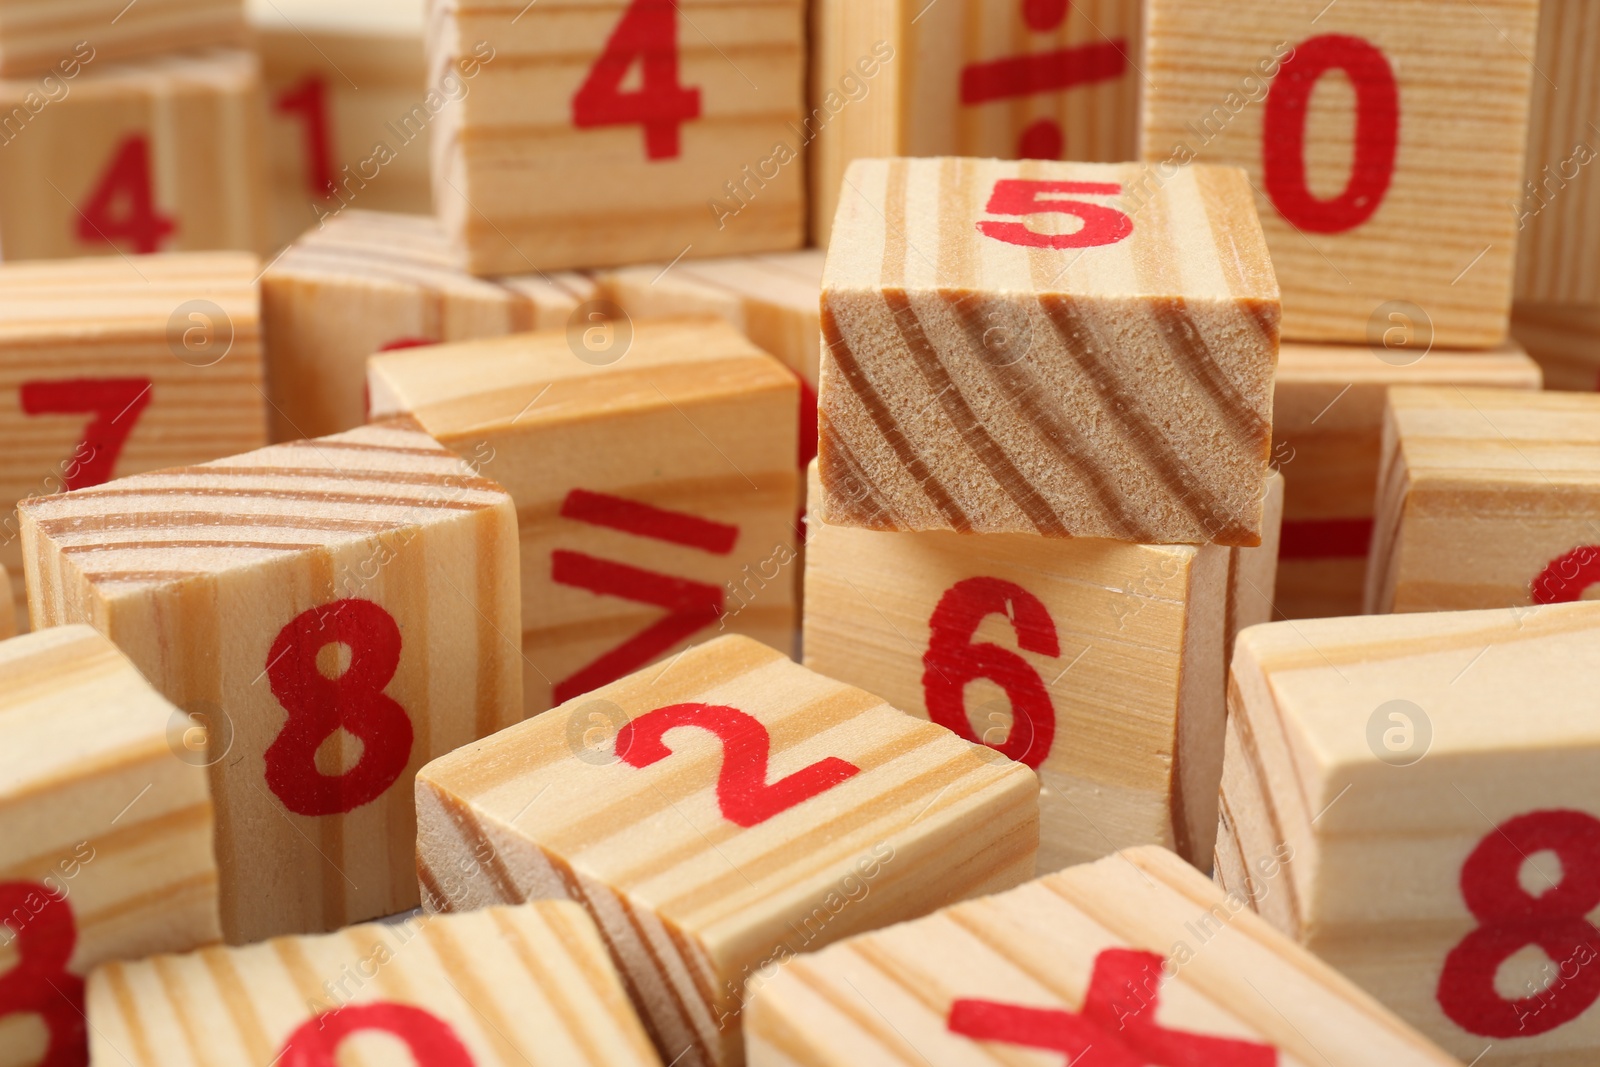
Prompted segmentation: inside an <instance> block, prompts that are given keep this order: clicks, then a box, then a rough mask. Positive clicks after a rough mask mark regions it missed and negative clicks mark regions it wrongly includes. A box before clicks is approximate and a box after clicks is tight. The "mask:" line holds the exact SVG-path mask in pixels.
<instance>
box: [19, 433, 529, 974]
mask: <svg viewBox="0 0 1600 1067" xmlns="http://www.w3.org/2000/svg"><path fill="white" fill-rule="evenodd" d="M21 513H22V541H23V548H24V554H25V556H26V557H27V573H28V589H29V595H30V600H31V603H32V607H33V621H34V623H35V625H36V626H40V627H44V626H55V625H59V624H61V623H68V622H88V623H90V624H92V625H93V626H95V627H96V628H97V629H99V630H101V631H102V632H103V633H105V634H106V635H107V636H108V637H110V638H111V640H112V641H114V642H115V643H116V644H117V646H118V647H120V648H121V649H122V650H123V651H124V652H125V653H126V654H127V655H128V657H129V658H130V659H132V660H133V662H134V664H135V665H137V666H138V668H139V669H140V670H141V671H142V672H143V673H144V675H145V676H146V677H147V678H149V679H150V681H151V682H152V683H153V684H154V685H155V686H156V688H157V689H159V690H160V691H161V692H162V693H163V694H164V695H165V696H166V697H167V699H169V700H171V701H172V702H173V703H174V704H176V705H177V706H178V707H180V708H182V709H184V710H185V711H189V712H192V713H194V714H197V715H200V716H202V717H203V718H204V720H205V722H206V723H207V724H208V734H209V736H208V741H209V755H208V762H209V763H210V764H211V781H212V789H213V792H214V794H215V796H216V797H217V807H218V813H219V814H218V825H217V839H216V844H217V857H218V866H219V868H220V869H221V876H222V893H223V896H222V920H223V929H224V931H225V933H226V935H227V937H228V940H229V941H231V942H235V943H238V942H244V941H252V940H257V939H259V938H261V937H265V936H270V935H274V934H280V933H284V932H288V931H293V932H306V931H312V930H324V929H331V928H334V927H338V926H342V925H344V924H345V923H348V922H353V921H359V920H362V919H369V918H374V917H376V916H380V915H388V914H392V913H393V912H396V911H400V910H404V909H406V908H409V907H413V906H415V904H416V902H417V897H416V879H415V876H414V873H413V868H412V850H413V838H414V836H415V826H416V822H415V816H416V813H415V809H414V807H413V803H412V794H411V781H412V776H413V775H414V774H415V772H416V770H417V768H419V767H421V766H422V765H423V764H424V763H426V762H428V760H430V759H432V758H433V757H434V756H436V755H438V754H439V753H441V752H448V751H450V750H451V749H453V748H457V747H459V746H461V745H464V744H467V743H468V742H470V741H472V740H474V739H476V738H479V737H483V736H485V735H487V734H490V733H493V732H494V731H495V730H498V729H500V728H501V727H503V726H506V725H508V724H509V723H513V722H516V721H517V720H518V719H520V718H521V717H522V670H521V663H520V657H519V656H518V649H517V645H516V641H515V634H516V629H517V623H518V618H519V611H518V607H519V604H518V600H517V528H516V512H515V510H514V509H513V507H512V504H511V499H510V497H508V496H507V495H506V493H505V491H504V490H502V489H501V488H500V487H499V486H497V485H495V484H494V483H493V482H491V481H489V480H488V479H486V478H482V477H480V476H479V475H478V474H477V473H476V472H475V471H473V469H472V468H471V467H469V466H467V465H466V464H465V463H463V462H462V461H461V460H460V459H458V458H457V457H456V456H455V455H454V454H452V453H450V452H448V451H446V450H445V449H444V448H443V447H442V446H441V445H439V444H438V443H437V442H435V441H433V440H431V439H430V438H429V437H428V436H427V435H425V434H422V433H418V432H416V431H414V430H408V429H402V428H395V427H377V426H373V427H367V428H364V429H360V430H353V431H351V432H350V433H346V434H340V435H337V436H334V437H323V438H318V439H316V440H312V441H300V442H295V443H294V444H286V445H278V446H275V447H272V448H267V449H263V450H261V451H257V452H250V453H246V454H244V455H241V456H233V457H231V458H228V459H223V460H217V461H214V462H211V463H205V464H200V465H196V466H189V467H178V468H174V469H171V470H167V471H157V472H154V473H150V474H142V475H137V476H135V477H131V478H122V479H119V480H117V481H114V482H110V483H107V484H106V485H103V486H98V487H95V488H90V489H79V490H76V491H75V492H71V493H66V494H63V495H60V496H53V497H41V498H36V499H33V500H29V501H25V502H24V503H23V504H22V507H21Z"/></svg>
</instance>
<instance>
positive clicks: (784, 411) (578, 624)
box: [371, 318, 799, 715]
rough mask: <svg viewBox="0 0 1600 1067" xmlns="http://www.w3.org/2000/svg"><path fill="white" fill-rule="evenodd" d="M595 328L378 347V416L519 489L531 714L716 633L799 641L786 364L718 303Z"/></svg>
mask: <svg viewBox="0 0 1600 1067" xmlns="http://www.w3.org/2000/svg"><path fill="white" fill-rule="evenodd" d="M595 329H596V330H597V331H599V333H597V336H596V337H595V338H593V342H594V343H593V344H592V345H590V344H586V343H585V340H584V339H583V338H581V337H579V336H577V335H575V334H572V333H568V332H546V333H534V334H520V335H516V336H512V337H505V338H499V339H495V340H486V341H472V342H467V343H464V344H457V345H440V346H438V347H435V348H417V349H409V350H406V351H398V352H390V353H387V354H385V355H382V356H379V357H377V358H375V359H374V360H372V364H371V386H372V403H373V410H374V412H375V413H378V414H390V413H393V414H402V413H403V414H405V415H406V416H408V417H410V418H412V419H414V420H416V422H417V424H419V425H420V426H421V427H422V428H423V429H425V430H426V431H427V432H428V433H430V434H432V435H433V436H434V437H435V438H437V439H438V440H440V441H442V442H443V443H444V444H445V445H447V446H449V447H450V448H453V449H455V450H456V451H457V452H458V453H460V454H461V455H462V456H463V457H467V458H468V459H470V460H471V461H472V462H473V463H474V464H475V465H477V466H478V467H479V468H480V469H481V470H482V471H483V472H484V474H485V475H488V476H490V477H493V478H494V479H495V480H496V481H498V482H499V483H500V484H501V485H503V486H505V488H506V491H507V492H509V493H510V494H511V498H512V500H514V501H515V502H516V506H517V515H518V518H519V520H520V532H521V546H522V628H521V631H520V632H521V642H522V653H523V660H524V664H525V667H526V670H525V671H524V687H525V688H524V692H525V695H526V699H527V711H528V713H529V714H530V715H531V714H535V713H537V712H541V711H544V710H545V709H547V708H550V707H553V706H554V705H556V704H562V703H565V702H567V701H569V700H571V699H572V698H574V697H576V696H579V695H581V694H583V693H586V692H588V691H589V690H591V689H596V688H598V687H600V686H602V685H605V684H607V683H608V682H614V681H616V680H617V679H618V678H621V677H623V676H624V675H627V674H630V673H632V672H633V671H635V670H638V669H639V668H640V667H643V666H645V665H646V664H649V663H653V662H655V661H657V660H660V659H663V658H666V657H670V656H673V655H676V654H677V653H678V652H680V651H682V650H683V649H684V648H685V647H687V646H688V645H690V644H692V643H694V642H698V641H703V640H705V639H706V638H707V637H711V636H714V635H716V634H719V633H724V632H733V633H740V634H745V635H748V636H751V637H754V638H756V639H758V640H760V641H763V642H765V643H767V644H770V645H773V646H774V647H777V648H790V647H792V645H793V642H794V630H795V621H796V620H795V609H794V598H795V588H796V583H795V581H794V580H793V574H792V571H791V570H790V568H792V567H793V566H794V565H795V554H796V544H795V542H796V535H795V502H796V500H797V498H798V493H799V489H798V485H799V474H798V472H797V471H796V469H795V454H796V450H797V448H798V443H797V441H798V438H797V436H796V432H795V425H796V421H797V414H796V412H797V410H798V408H799V403H798V401H797V397H798V386H797V384H796V380H795V376H794V375H793V374H792V373H790V372H789V371H788V370H786V369H785V368H784V367H783V366H782V365H780V364H779V363H778V362H777V361H776V360H774V359H773V358H772V357H771V356H769V355H767V354H766V353H764V352H762V351H761V350H760V349H758V348H756V347H755V346H754V345H752V344H751V343H750V342H749V341H748V340H746V339H745V338H744V337H743V336H741V335H740V334H739V332H738V331H737V330H735V329H734V328H733V327H732V326H729V325H728V324H727V323H725V322H722V321H720V320H717V319H713V318H684V319H640V320H638V321H636V322H629V321H627V320H622V321H618V322H616V323H612V324H609V325H606V326H604V327H595ZM600 334H604V335H605V336H604V337H601V336H600ZM517 633H518V632H517V631H516V630H513V629H508V630H507V631H506V636H507V637H508V638H511V639H515V638H516V637H517Z"/></svg>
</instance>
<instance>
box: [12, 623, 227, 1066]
mask: <svg viewBox="0 0 1600 1067" xmlns="http://www.w3.org/2000/svg"><path fill="white" fill-rule="evenodd" d="M188 728H192V727H190V726H189V723H188V722H187V720H184V719H183V718H182V713H181V712H179V711H178V710H177V709H176V708H174V707H173V706H172V705H171V704H169V703H167V701H166V700H164V699H162V697H161V695H160V694H158V693H157V692H156V691H155V690H154V689H152V688H151V687H150V685H149V683H147V682H146V681H145V680H144V679H143V678H141V677H140V676H139V672H138V671H136V670H135V669H134V667H133V664H131V663H129V662H128V660H127V658H126V657H124V656H123V655H122V654H121V653H119V652H118V651H117V650H116V648H115V647H114V646H113V645H112V644H111V643H110V642H109V641H107V640H106V639H105V638H104V637H101V636H100V635H99V634H97V633H95V632H94V631H93V630H91V629H90V628H89V627H87V626H63V627H59V628H57V629H53V630H48V631H45V632H43V633H37V634H28V635H27V636H24V637H18V638H16V639H14V640H11V641H6V642H4V643H0V819H3V820H4V823H5V828H6V830H5V834H4V836H3V837H0V898H3V899H0V910H3V912H4V915H5V920H6V922H5V925H4V926H0V951H3V954H4V956H5V958H6V959H7V961H8V963H7V973H6V976H5V979H6V986H7V991H6V1008H7V1009H8V1010H7V1012H6V1014H5V1015H4V1016H0V1064H4V1065H5V1067H33V1065H34V1064H38V1063H60V1064H70V1063H84V1062H85V1060H84V1058H83V1056H84V1044H83V1029H84V1027H83V1019H82V1015H81V1013H82V1011H83V996H82V986H81V979H82V978H83V977H85V976H87V975H88V973H89V971H90V969H91V968H93V967H95V966H96V965H97V964H100V963H103V962H105V961H107V960H116V959H132V958H138V957H140V956H146V955H150V954H151V953H155V952H183V951H186V950H188V949H192V948H197V947H199V946H201V945H207V944H210V943H212V942H214V941H216V940H218V939H219V938H220V937H221V936H222V931H221V927H220V925H219V919H218V913H217V866H216V860H215V859H214V858H213V856H212V851H211V830H212V810H211V798H210V796H209V795H208V793H207V790H206V772H205V770H204V769H203V768H202V767H201V766H200V765H199V762H196V761H187V760H184V759H180V758H178V756H177V755H176V753H178V752H180V751H183V750H182V748H181V744H182V737H183V734H184V732H185V730H186V729H188ZM175 745H176V746H179V747H174V746H175ZM52 948H54V949H55V951H56V952H60V953H64V957H63V958H62V959H58V960H55V961H52V960H50V959H49V957H50V955H51V950H52ZM63 967H64V968H65V970H64V971H63V969H62V968H63ZM69 976H75V977H69ZM52 990H53V992H54V996H52ZM33 997H40V998H43V999H41V1000H40V1001H38V1003H41V1004H51V1003H52V1002H55V1006H54V1007H52V1009H51V1010H50V1012H49V1013H48V1014H49V1015H50V1016H55V1017H57V1018H58V1023H57V1026H56V1027H55V1029H54V1037H53V1038H52V1031H51V1029H48V1028H47V1024H46V1023H45V1021H44V1017H43V1016H41V1015H33V1014H28V1013H26V1012H25V1011H24V1012H18V1011H17V1009H16V1006H17V1005H19V1004H21V1003H25V1002H27V1001H28V1000H29V999H31V998H33ZM47 1048H48V1049H49V1050H50V1052H51V1053H52V1056H53V1057H55V1058H49V1059H46V1058H44V1053H45V1051H46V1049H47Z"/></svg>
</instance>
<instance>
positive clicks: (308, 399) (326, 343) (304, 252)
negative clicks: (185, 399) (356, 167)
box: [261, 211, 597, 441]
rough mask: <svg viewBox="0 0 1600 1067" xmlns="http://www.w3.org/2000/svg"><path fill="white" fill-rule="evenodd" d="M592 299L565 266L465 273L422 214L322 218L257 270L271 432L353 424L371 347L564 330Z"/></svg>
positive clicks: (304, 433) (279, 434)
mask: <svg viewBox="0 0 1600 1067" xmlns="http://www.w3.org/2000/svg"><path fill="white" fill-rule="evenodd" d="M596 295H597V291H596V289H595V286H594V284H593V282H591V281H590V280H589V278H587V277H586V276H584V275H581V274H576V273H573V272H570V271H569V272H561V273H556V274H549V275H527V276H524V277H517V278H504V279H479V278H474V277H472V276H471V275H470V274H467V273H466V272H465V271H464V270H463V269H462V267H461V260H460V257H459V256H457V255H456V254H455V253H454V251H453V250H452V249H451V246H450V243H449V241H448V240H447V239H446V238H445V235H444V230H443V229H442V228H441V227H440V226H439V223H438V222H437V221H436V220H435V219H433V218H432V217H431V216H423V215H401V214H393V213H386V212H375V211H346V212H344V213H342V214H340V215H339V216H338V217H336V218H330V219H329V220H328V222H327V223H326V224H325V225H323V226H320V227H318V228H316V229H312V230H308V231H307V232H306V233H305V234H304V235H303V236H302V237H301V238H300V239H299V240H298V241H296V242H295V243H294V244H293V245H291V246H290V247H289V249H288V250H287V251H285V252H284V254H283V255H282V256H280V257H279V258H278V259H277V260H276V261H275V262H273V264H272V265H271V266H270V267H269V268H268V269H267V271H266V273H265V274H263V275H262V278H261V307H262V316H263V319H264V321H265V326H266V335H267V374H268V379H269V381H270V383H271V386H270V390H269V395H270V396H271V398H272V437H273V440H275V441H292V440H296V439H298V438H302V437H324V436H326V435H328V434H331V433H339V432H341V431H343V430H350V429H354V428H355V427H357V426H360V425H361V424H362V423H363V422H365V421H366V418H367V403H366V385H367V357H368V356H371V355H372V354H374V353H376V352H380V351H384V350H386V349H389V348H393V347H405V346H410V345H414V344H417V343H419V342H427V343H430V344H432V343H437V342H441V341H465V340H469V339H472V338H478V337H499V336H503V335H505V334H508V333H521V332H524V331H527V330H556V329H564V328H566V327H567V326H568V325H569V320H571V318H572V316H573V315H574V314H575V313H576V312H577V311H578V308H579V307H580V305H583V304H585V303H587V302H589V301H590V300H593V299H595V297H596ZM585 325H587V323H585Z"/></svg>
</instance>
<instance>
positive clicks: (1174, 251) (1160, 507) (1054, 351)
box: [819, 159, 1278, 545]
mask: <svg viewBox="0 0 1600 1067" xmlns="http://www.w3.org/2000/svg"><path fill="white" fill-rule="evenodd" d="M1138 175H1139V170H1138V167H1137V166H1136V165H1131V164H1123V165H1118V166H1109V165H1100V164H1090V163H1042V162H1021V163H1002V162H998V161H993V160H959V159H909V160H908V159H896V160H858V161H857V162H856V163H855V164H853V165H852V167H851V169H850V172H849V182H850V184H851V186H852V192H851V195H850V196H849V197H848V198H846V199H845V200H844V201H843V202H842V203H841V205H840V209H839V217H838V221H837V224H836V226H835V227H834V232H833V243H832V245H831V246H830V248H829V253H828V266H827V271H826V274H825V276H824V280H823V297H822V305H823V316H822V329H823V339H824V352H823V359H822V376H821V377H822V380H821V387H820V389H819V396H820V398H821V399H820V404H821V409H820V416H819V422H820V434H821V439H820V452H819V455H820V456H821V461H822V487H823V496H822V507H821V508H820V509H819V514H820V516H821V517H822V519H823V520H824V521H826V522H830V523H833V524H834V525H839V526H860V527H867V528H872V529H880V530H889V529H894V530H939V529H945V530H956V531H959V532H966V531H971V532H975V533H1030V534H1043V535H1045V536H1050V537H1065V536H1080V537H1111V538H1116V539H1119V540H1125V541H1136V542H1143V543H1156V542H1163V543H1165V542H1183V543H1199V542H1211V541H1215V542H1218V543H1221V544H1227V545H1254V544H1257V543H1259V540H1260V536H1261V509H1262V491H1261V490H1262V483H1263V482H1264V480H1265V477H1266V467H1267V453H1268V450H1269V448H1270V445H1271V440H1270V439H1271V422H1272V395H1271V390H1272V370H1273V364H1274V363H1275V362H1276V358H1277V346H1278V333H1277V319H1278V302H1277V301H1278V297H1277V283H1276V282H1275V281H1274V280H1273V274H1272V263H1271V261H1270V260H1269V259H1268V258H1267V254H1266V246H1265V244H1263V243H1262V241H1261V232H1260V228H1259V226H1258V225H1257V223H1256V218H1255V211H1254V207H1253V206H1252V204H1251V200H1250V193H1249V189H1248V187H1247V186H1246V185H1245V182H1244V177H1243V175H1242V174H1240V173H1239V172H1237V171H1229V170H1221V169H1211V168H1196V169H1190V170H1185V171H1183V172H1182V173H1181V174H1179V175H1178V176H1177V177H1175V178H1174V179H1173V180H1172V181H1171V182H1169V183H1168V184H1167V185H1166V186H1164V187H1162V188H1160V189H1158V190H1155V191H1154V193H1153V194H1150V193H1149V191H1148V190H1144V191H1141V190H1140V189H1139V188H1137V187H1136V186H1135V185H1134V184H1132V183H1133V181H1134V180H1135V179H1136V178H1137V177H1138ZM1030 182H1065V183H1081V182H1087V183H1093V184H1092V188H1090V189H1082V188H1079V189H1074V188H1072V187H1070V186H1068V187H1066V188H1056V189H1054V190H1053V191H1052V190H1048V189H1047V187H1042V186H1038V185H1029V184H1027V183H1030ZM1008 183H1009V184H1008ZM1113 189H1120V192H1117V193H1114V192H1113V191H1112V190H1113ZM1029 190H1031V191H1032V192H1031V193H1030V192H1029ZM1019 192H1020V193H1021V197H1020V198H1021V199H1022V200H1028V199H1029V198H1030V196H1033V195H1037V196H1046V203H1047V204H1048V202H1049V197H1055V198H1056V199H1057V200H1059V199H1060V198H1061V196H1062V194H1070V193H1073V192H1076V193H1078V194H1080V195H1081V196H1082V197H1083V199H1082V200H1078V201H1073V202H1069V203H1066V204H1065V205H1063V206H1062V207H1061V208H1060V209H1057V210H1052V209H1051V208H1050V207H1049V206H1046V207H1044V208H1043V209H1042V214H1043V217H1042V218H1040V217H1038V215H1039V214H1040V213H1039V212H1036V213H1035V214H1034V215H1029V216H1026V217H1027V218H1028V219H1029V220H1031V221H1027V222H1017V221H1015V218H1014V217H1008V216H1007V215H1006V214H1005V213H1004V212H998V213H997V212H994V211H991V210H988V207H989V206H990V205H991V204H993V203H994V198H1009V197H1010V196H1011V195H1013V194H1016V193H1019ZM1047 194H1048V195H1047ZM1105 201H1109V203H1106V202H1105ZM1074 203H1076V204H1080V205H1084V206H1077V207H1074V206H1073V204H1074ZM1001 206H1004V205H1001ZM1074 212H1077V213H1079V214H1080V215H1082V216H1084V217H1086V218H1087V219H1089V220H1092V221H1086V222H1083V223H1080V226H1081V227H1082V229H1080V230H1078V231H1076V232H1078V233H1079V234H1080V235H1081V234H1083V233H1087V232H1090V231H1091V229H1092V231H1093V233H1094V235H1095V236H1094V237H1093V238H1083V240H1097V241H1098V242H1099V243H1098V244H1097V245H1094V246H1084V247H1062V248H1055V247H1040V246H1039V245H1040V244H1041V243H1048V242H1049V240H1050V237H1049V236H1048V235H1051V234H1062V233H1064V232H1067V231H1071V230H1072V223H1071V222H1068V221H1066V220H1064V219H1063V218H1062V217H1061V216H1062V215H1067V216H1071V215H1072V214H1073V213H1074ZM994 214H1000V215H1001V218H1003V219H1007V221H1004V222H1001V221H999V220H995V219H987V218H985V216H987V215H994ZM1069 243H1070V242H1069Z"/></svg>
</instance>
